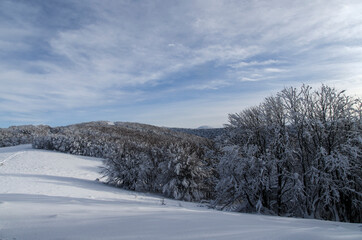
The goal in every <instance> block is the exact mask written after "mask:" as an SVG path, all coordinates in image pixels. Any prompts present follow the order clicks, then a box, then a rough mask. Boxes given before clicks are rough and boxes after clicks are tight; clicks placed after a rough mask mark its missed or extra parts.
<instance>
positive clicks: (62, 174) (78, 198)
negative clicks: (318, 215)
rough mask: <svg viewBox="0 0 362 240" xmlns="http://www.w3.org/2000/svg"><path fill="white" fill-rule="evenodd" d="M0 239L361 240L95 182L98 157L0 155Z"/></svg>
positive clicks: (360, 228)
mask: <svg viewBox="0 0 362 240" xmlns="http://www.w3.org/2000/svg"><path fill="white" fill-rule="evenodd" d="M0 162H1V166H0V177H1V181H0V239H2V240H10V239H11V240H12V239H18V240H20V239H25V240H26V239H38V240H42V239H44V240H51V239H87V240H88V239H106V240H107V239H157V240H162V239H167V240H169V239H189V240H191V239H223V240H224V239H246V240H248V239H271V240H273V239H278V240H280V239H281V240H283V239H309V240H314V239H315V240H323V239H361V238H362V225H361V224H349V223H337V222H329V221H318V220H307V219H295V218H282V217H270V216H262V215H253V214H239V213H227V212H220V211H214V210H210V209H206V208H204V207H199V206H197V204H193V203H186V202H183V201H176V200H169V199H163V198H161V197H158V196H156V195H150V194H142V193H136V192H129V191H125V190H121V189H118V188H113V187H110V186H107V185H105V184H103V183H101V182H98V181H96V179H97V178H99V177H100V176H101V175H100V173H99V166H101V159H97V158H90V157H81V156H75V155H69V154H64V153H57V152H52V151H45V150H36V149H32V148H31V146H30V145H21V146H16V147H6V148H1V149H0Z"/></svg>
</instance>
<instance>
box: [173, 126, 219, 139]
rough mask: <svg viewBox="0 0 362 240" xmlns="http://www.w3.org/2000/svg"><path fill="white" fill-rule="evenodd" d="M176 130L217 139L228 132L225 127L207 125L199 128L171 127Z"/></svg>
mask: <svg viewBox="0 0 362 240" xmlns="http://www.w3.org/2000/svg"><path fill="white" fill-rule="evenodd" d="M170 129H171V130H173V131H176V132H182V133H187V134H192V135H196V136H199V137H203V138H207V139H215V138H216V137H219V136H222V135H223V134H225V133H226V129H225V128H208V127H207V126H201V127H199V128H170Z"/></svg>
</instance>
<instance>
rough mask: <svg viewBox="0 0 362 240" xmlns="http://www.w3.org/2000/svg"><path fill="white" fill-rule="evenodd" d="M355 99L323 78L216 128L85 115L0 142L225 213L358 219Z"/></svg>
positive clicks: (12, 131) (361, 199) (361, 125)
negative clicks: (86, 162)
mask: <svg viewBox="0 0 362 240" xmlns="http://www.w3.org/2000/svg"><path fill="white" fill-rule="evenodd" d="M361 110H362V102H361V99H359V98H355V97H351V96H348V95H346V94H345V92H344V91H338V90H336V89H335V88H332V87H329V86H326V85H322V86H321V87H320V88H319V89H316V90H314V89H313V88H312V87H310V86H307V85H303V86H302V87H300V88H293V87H289V88H284V89H283V90H282V91H280V92H278V93H277V94H275V95H273V96H270V97H267V98H265V99H264V101H263V102H262V103H260V104H259V105H258V106H254V107H250V108H248V109H244V110H241V112H239V113H232V114H230V115H229V122H228V124H226V125H225V128H223V129H215V130H212V129H168V128H162V127H156V126H151V125H146V124H139V123H125V122H115V123H113V122H105V121H98V122H89V123H81V124H75V125H70V126H65V127H50V126H45V125H40V126H32V125H28V126H17V127H15V126H14V127H10V128H7V129H0V136H1V137H0V147H5V146H13V145H18V144H24V143H31V144H32V146H33V147H34V148H38V149H48V150H55V151H60V152H65V153H70V154H77V155H83V156H92V157H98V158H103V159H104V165H103V168H102V173H103V175H104V179H102V181H104V182H105V183H108V184H111V185H114V186H116V187H121V188H124V189H129V190H134V191H141V192H152V193H157V194H162V195H164V196H165V197H170V198H174V199H179V200H184V201H195V202H201V201H202V202H205V203H208V205H209V206H210V207H213V208H217V209H220V210H227V211H239V212H248V213H253V212H257V213H262V214H268V215H278V216H293V217H302V218H316V219H325V220H333V221H344V222H361V221H362V210H361V209H362V156H361V154H362V153H361V150H362V135H361V131H362V120H361V115H362V111H361Z"/></svg>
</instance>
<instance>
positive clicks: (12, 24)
mask: <svg viewBox="0 0 362 240" xmlns="http://www.w3.org/2000/svg"><path fill="white" fill-rule="evenodd" d="M302 83H306V84H309V85H312V86H314V87H318V86H320V85H321V84H322V83H324V84H328V85H330V86H334V87H336V88H338V89H341V90H342V89H346V90H347V93H348V94H350V95H358V96H361V93H362V1H361V0H355V1H353V0H313V1H303V0H301V1H298V0H296V1H290V0H275V1H273V0H265V1H263V0H255V1H252V0H248V1H247V0H237V1H233V0H225V1H222V0H215V1H214V0H189V1H188V0H179V1H178V0H159V1H157V0H155V1H146V0H118V1H111V0H109V1H108V0H102V1H96V0H94V1H92V0H89V1H88V0H73V1H70V0H59V1H57V0H47V1H42V0H0V127H8V126H10V125H20V124H49V125H52V126H58V125H65V124H71V123H77V122H85V121H94V120H110V121H132V122H142V123H148V124H154V125H158V126H172V127H174V126H177V127H198V126H201V125H209V126H215V127H218V126H222V124H224V123H227V115H228V114H229V113H234V112H238V111H240V110H242V109H244V108H246V107H248V106H253V105H256V104H258V103H259V102H261V101H262V100H263V98H264V97H266V96H269V95H271V94H273V93H276V92H277V91H279V90H281V89H282V88H283V87H285V86H300V85H301V84H302Z"/></svg>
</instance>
